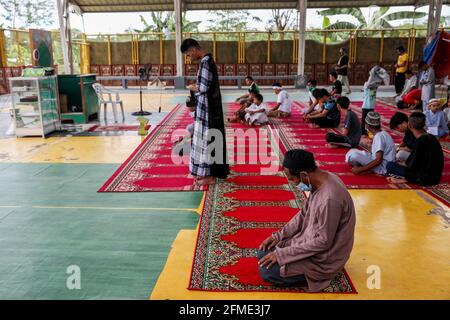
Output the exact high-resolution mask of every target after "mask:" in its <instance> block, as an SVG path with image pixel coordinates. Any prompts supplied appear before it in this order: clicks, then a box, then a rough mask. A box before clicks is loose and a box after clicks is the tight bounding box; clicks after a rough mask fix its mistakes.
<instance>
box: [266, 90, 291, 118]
mask: <svg viewBox="0 0 450 320" xmlns="http://www.w3.org/2000/svg"><path fill="white" fill-rule="evenodd" d="M272 89H273V91H274V92H275V94H276V95H277V105H276V106H275V107H274V108H273V109H272V110H270V111H269V113H268V116H269V117H274V118H286V117H289V116H290V115H291V110H292V100H291V98H290V97H289V93H288V92H287V91H286V90H285V89H283V86H282V85H281V84H280V83H279V82H275V83H274V84H273V85H272Z"/></svg>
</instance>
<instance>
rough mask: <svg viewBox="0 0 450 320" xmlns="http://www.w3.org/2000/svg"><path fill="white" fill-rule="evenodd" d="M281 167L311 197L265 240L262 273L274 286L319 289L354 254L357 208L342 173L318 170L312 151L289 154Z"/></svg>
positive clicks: (295, 151)
mask: <svg viewBox="0 0 450 320" xmlns="http://www.w3.org/2000/svg"><path fill="white" fill-rule="evenodd" d="M283 171H284V173H285V174H286V176H287V178H288V179H289V181H290V182H292V183H294V184H296V185H297V188H299V189H300V190H301V191H309V192H310V195H309V197H308V199H307V200H306V203H305V204H304V206H303V209H302V210H301V211H299V212H298V213H297V214H296V215H295V216H294V217H293V218H292V219H291V220H290V221H289V222H288V223H287V224H286V225H285V226H284V227H283V228H282V229H280V230H279V231H277V232H274V233H273V234H272V235H271V236H270V237H268V238H267V239H265V240H264V241H263V242H262V243H261V245H260V247H259V250H258V253H257V256H258V260H259V262H258V265H259V274H260V276H261V278H263V279H264V280H265V281H267V282H270V283H272V284H274V285H276V286H280V287H292V286H300V287H302V288H303V289H305V290H306V291H311V292H318V291H321V290H323V289H325V288H326V287H328V286H329V285H330V283H331V281H332V280H333V279H334V278H335V277H336V275H337V274H338V273H340V272H341V271H342V270H343V268H344V265H345V263H346V262H347V260H348V259H349V257H350V253H351V251H352V248H353V240H354V232H355V220H356V218H355V206H354V204H353V200H352V197H351V196H350V194H349V192H348V191H347V188H346V187H345V185H344V184H343V182H342V181H341V180H340V179H339V177H338V176H336V175H335V174H333V173H330V172H326V171H322V170H320V169H319V168H318V167H317V166H316V163H315V161H314V156H313V154H312V153H311V152H308V151H305V150H290V151H288V152H286V155H285V157H284V161H283Z"/></svg>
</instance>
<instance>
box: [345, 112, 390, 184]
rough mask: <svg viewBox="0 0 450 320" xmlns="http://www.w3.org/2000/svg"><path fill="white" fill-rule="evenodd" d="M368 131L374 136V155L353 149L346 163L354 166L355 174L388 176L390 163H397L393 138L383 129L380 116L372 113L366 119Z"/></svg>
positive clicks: (348, 154) (346, 157) (346, 158)
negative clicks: (388, 164) (387, 168)
mask: <svg viewBox="0 0 450 320" xmlns="http://www.w3.org/2000/svg"><path fill="white" fill-rule="evenodd" d="M366 125H367V129H368V130H369V132H370V133H372V134H373V143H372V153H369V152H366V151H362V150H357V149H351V150H350V151H349V152H347V154H346V155H345V162H346V163H348V164H350V165H352V166H353V169H352V172H353V173H354V174H367V173H371V172H373V173H377V174H382V175H384V174H386V165H387V163H388V162H393V161H395V156H396V151H395V143H394V140H392V137H391V136H390V135H389V134H388V133H387V132H386V131H383V130H382V129H381V118H380V114H379V113H378V112H375V111H371V112H369V113H368V114H367V117H366Z"/></svg>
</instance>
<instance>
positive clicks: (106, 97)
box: [92, 83, 125, 123]
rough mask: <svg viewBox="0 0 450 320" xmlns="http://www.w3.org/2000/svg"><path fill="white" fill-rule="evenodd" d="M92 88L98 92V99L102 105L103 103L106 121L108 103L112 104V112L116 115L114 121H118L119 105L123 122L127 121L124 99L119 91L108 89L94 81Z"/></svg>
mask: <svg viewBox="0 0 450 320" xmlns="http://www.w3.org/2000/svg"><path fill="white" fill-rule="evenodd" d="M92 88H94V90H95V93H97V97H98V101H99V102H100V106H101V105H103V116H104V118H105V122H106V114H107V110H106V107H107V105H108V104H111V108H112V112H113V115H114V122H116V123H117V109H116V106H117V105H119V106H120V109H121V111H122V122H125V113H124V111H123V101H122V100H121V99H120V96H119V92H117V91H116V92H114V91H112V90H109V89H106V88H105V87H104V86H102V85H101V84H100V83H94V84H93V85H92ZM113 93H115V94H116V96H115V99H114V100H113V98H112V94H113Z"/></svg>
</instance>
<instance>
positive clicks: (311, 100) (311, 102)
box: [303, 79, 321, 119]
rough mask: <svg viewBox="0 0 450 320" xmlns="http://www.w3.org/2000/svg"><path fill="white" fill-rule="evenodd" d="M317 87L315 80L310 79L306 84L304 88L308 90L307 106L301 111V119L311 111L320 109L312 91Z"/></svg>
mask: <svg viewBox="0 0 450 320" xmlns="http://www.w3.org/2000/svg"><path fill="white" fill-rule="evenodd" d="M316 89H317V81H316V80H314V79H312V80H309V81H308V83H307V84H306V90H307V91H308V106H307V107H306V108H305V110H304V111H303V119H306V116H307V115H308V114H310V113H311V112H313V111H318V110H320V109H321V108H320V106H319V102H318V101H317V99H316V98H315V97H314V91H315V90H316Z"/></svg>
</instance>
